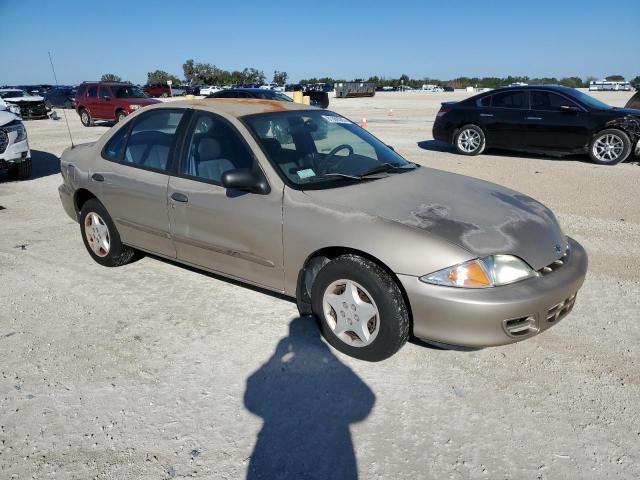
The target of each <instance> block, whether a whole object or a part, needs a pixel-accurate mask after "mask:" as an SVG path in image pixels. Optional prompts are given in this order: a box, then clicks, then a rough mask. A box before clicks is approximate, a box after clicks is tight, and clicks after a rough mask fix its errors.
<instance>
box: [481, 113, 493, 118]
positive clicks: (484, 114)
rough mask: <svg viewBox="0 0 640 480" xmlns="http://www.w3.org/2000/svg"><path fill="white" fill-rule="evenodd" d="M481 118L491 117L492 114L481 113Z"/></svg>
mask: <svg viewBox="0 0 640 480" xmlns="http://www.w3.org/2000/svg"><path fill="white" fill-rule="evenodd" d="M480 116H481V117H493V113H481V114H480Z"/></svg>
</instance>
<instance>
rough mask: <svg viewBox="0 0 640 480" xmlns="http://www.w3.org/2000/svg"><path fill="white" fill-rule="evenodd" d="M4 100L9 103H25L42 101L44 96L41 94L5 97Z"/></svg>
mask: <svg viewBox="0 0 640 480" xmlns="http://www.w3.org/2000/svg"><path fill="white" fill-rule="evenodd" d="M3 100H4V101H5V102H7V103H23V102H42V101H43V100H44V98H43V97H41V96H39V95H28V96H26V97H9V98H3Z"/></svg>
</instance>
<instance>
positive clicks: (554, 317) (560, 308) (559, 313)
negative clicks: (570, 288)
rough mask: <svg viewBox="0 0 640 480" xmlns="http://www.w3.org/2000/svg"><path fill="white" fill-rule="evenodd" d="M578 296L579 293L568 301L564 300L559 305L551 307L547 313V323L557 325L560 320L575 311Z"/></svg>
mask: <svg viewBox="0 0 640 480" xmlns="http://www.w3.org/2000/svg"><path fill="white" fill-rule="evenodd" d="M576 295H577V293H574V294H573V295H571V296H570V297H569V298H567V299H566V300H563V301H562V302H560V303H558V304H557V305H554V306H553V307H551V308H550V309H549V311H548V312H547V322H549V323H555V322H557V321H558V320H560V319H562V318H564V317H566V316H567V314H568V313H569V312H570V311H571V310H572V309H573V306H574V305H575V304H576Z"/></svg>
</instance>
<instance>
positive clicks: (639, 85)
mask: <svg viewBox="0 0 640 480" xmlns="http://www.w3.org/2000/svg"><path fill="white" fill-rule="evenodd" d="M629 83H631V86H632V87H633V88H635V89H636V90H640V75H638V76H636V77H635V78H632V79H631V80H629Z"/></svg>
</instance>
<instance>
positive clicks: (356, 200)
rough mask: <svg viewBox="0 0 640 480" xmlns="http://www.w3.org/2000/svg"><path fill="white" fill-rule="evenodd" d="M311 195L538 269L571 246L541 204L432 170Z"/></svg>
mask: <svg viewBox="0 0 640 480" xmlns="http://www.w3.org/2000/svg"><path fill="white" fill-rule="evenodd" d="M305 194H307V195H308V196H310V197H312V198H314V199H315V200H316V201H321V202H323V203H325V204H328V205H331V204H332V205H334V208H336V207H337V208H342V209H349V210H360V211H364V212H366V213H368V214H370V215H375V216H377V217H380V218H383V219H385V220H388V221H393V222H397V223H400V224H403V225H406V226H408V227H413V228H417V229H420V230H423V231H425V232H428V233H429V234H431V235H435V236H437V237H440V238H442V239H444V240H446V241H448V242H450V243H453V244H455V245H458V246H460V247H462V248H464V249H466V250H467V251H468V252H470V253H471V254H472V255H475V256H478V257H483V256H487V255H491V254H510V255H515V256H517V257H520V258H522V259H523V260H524V261H526V262H527V263H528V264H529V265H530V266H531V267H533V268H534V269H535V270H539V269H540V268H542V267H544V266H547V265H549V264H550V263H552V262H553V261H555V260H557V259H558V258H560V257H562V255H563V254H564V250H565V247H566V245H567V241H566V239H565V237H564V234H563V233H562V230H561V228H560V226H559V225H558V221H557V220H556V218H555V216H554V215H553V213H552V212H551V210H549V209H548V208H547V207H545V206H544V205H542V204H541V203H540V202H537V201H536V200H534V199H532V198H530V197H528V196H526V195H523V194H522V193H518V192H516V191H514V190H510V189H508V188H505V187H501V186H499V185H496V184H493V183H490V182H485V181H483V180H478V179H475V178H471V177H466V176H463V175H457V174H453V173H448V172H443V171H440V170H434V169H430V168H426V167H420V168H418V169H417V170H414V171H411V172H406V173H398V174H391V175H389V177H386V178H383V179H380V180H373V181H369V182H363V183H359V184H355V185H349V186H346V187H340V188H334V189H326V190H307V191H305ZM390 247H391V246H390Z"/></svg>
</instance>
